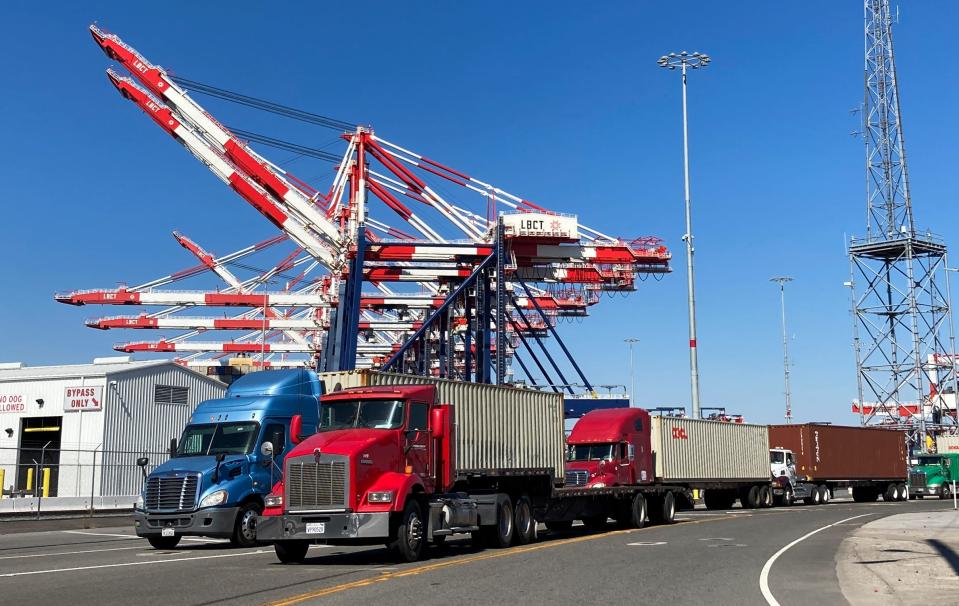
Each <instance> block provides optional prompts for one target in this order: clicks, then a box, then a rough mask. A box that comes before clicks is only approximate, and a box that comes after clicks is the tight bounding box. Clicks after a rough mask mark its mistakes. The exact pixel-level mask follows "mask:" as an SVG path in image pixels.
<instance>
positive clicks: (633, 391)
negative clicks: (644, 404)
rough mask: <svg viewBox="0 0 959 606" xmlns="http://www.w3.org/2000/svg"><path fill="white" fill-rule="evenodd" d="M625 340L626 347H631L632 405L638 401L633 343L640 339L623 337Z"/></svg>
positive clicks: (630, 392)
mask: <svg viewBox="0 0 959 606" xmlns="http://www.w3.org/2000/svg"><path fill="white" fill-rule="evenodd" d="M623 342H624V343H626V347H627V348H628V349H629V405H630V406H632V405H633V404H634V403H635V402H636V375H635V373H634V371H633V344H634V343H639V339H635V338H633V337H629V338H627V339H623Z"/></svg>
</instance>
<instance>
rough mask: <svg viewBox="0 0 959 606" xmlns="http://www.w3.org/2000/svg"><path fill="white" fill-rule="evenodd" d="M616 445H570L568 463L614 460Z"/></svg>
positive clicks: (567, 456)
mask: <svg viewBox="0 0 959 606" xmlns="http://www.w3.org/2000/svg"><path fill="white" fill-rule="evenodd" d="M615 447H616V445H615V444H570V446H569V451H568V452H567V455H566V460H567V461H602V460H603V459H612V458H613V453H614V452H615V451H614V450H613V449H614V448H615Z"/></svg>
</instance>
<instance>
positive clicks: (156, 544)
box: [147, 536, 180, 550]
mask: <svg viewBox="0 0 959 606" xmlns="http://www.w3.org/2000/svg"><path fill="white" fill-rule="evenodd" d="M147 541H150V545H153V548H154V549H162V550H167V549H175V548H176V546H177V543H179V542H180V537H176V536H174V537H147Z"/></svg>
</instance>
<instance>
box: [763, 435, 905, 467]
mask: <svg viewBox="0 0 959 606" xmlns="http://www.w3.org/2000/svg"><path fill="white" fill-rule="evenodd" d="M769 446H770V448H788V449H790V450H792V451H793V453H795V455H796V473H797V474H798V475H800V476H806V477H807V478H808V479H809V480H891V479H905V478H906V475H907V474H906V436H905V433H903V432H901V431H895V430H891V429H880V428H876V427H843V426H840V425H820V424H816V423H807V424H805V425H770V426H769Z"/></svg>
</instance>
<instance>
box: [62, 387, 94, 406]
mask: <svg viewBox="0 0 959 606" xmlns="http://www.w3.org/2000/svg"><path fill="white" fill-rule="evenodd" d="M78 410H103V386H102V385H96V386H90V385H88V386H86V387H65V388H64V390H63V411H64V412H76V411H78Z"/></svg>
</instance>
